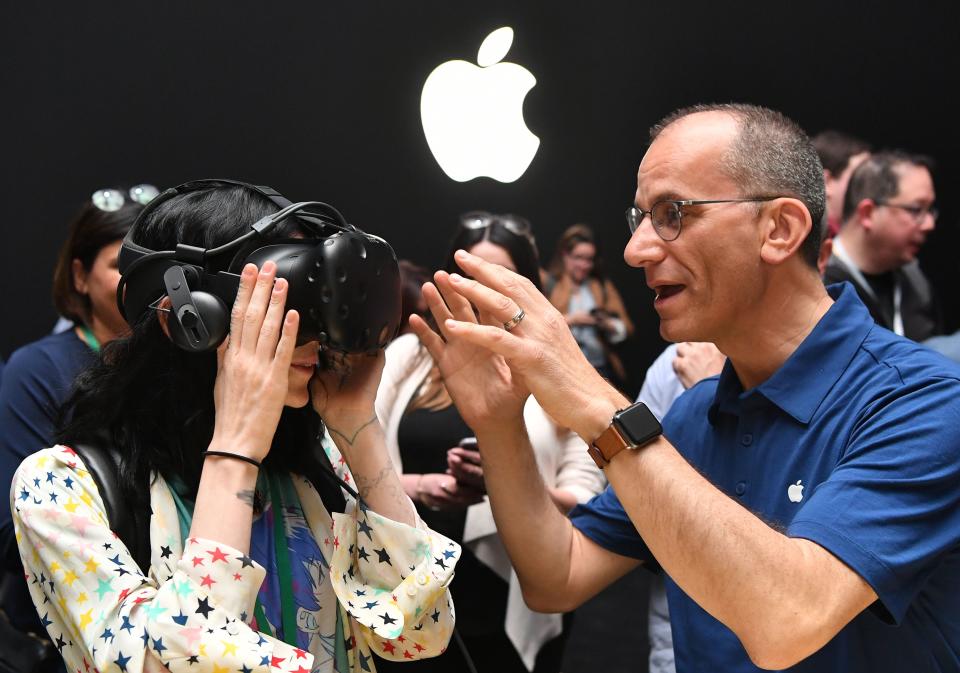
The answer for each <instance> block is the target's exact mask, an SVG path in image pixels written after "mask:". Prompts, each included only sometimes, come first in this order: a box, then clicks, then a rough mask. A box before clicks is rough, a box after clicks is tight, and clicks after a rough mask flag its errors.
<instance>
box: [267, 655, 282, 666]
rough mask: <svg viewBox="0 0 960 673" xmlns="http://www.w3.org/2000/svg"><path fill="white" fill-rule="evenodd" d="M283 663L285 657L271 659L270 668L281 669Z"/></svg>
mask: <svg viewBox="0 0 960 673" xmlns="http://www.w3.org/2000/svg"><path fill="white" fill-rule="evenodd" d="M282 663H283V657H270V666H271V667H272V668H280V664H282Z"/></svg>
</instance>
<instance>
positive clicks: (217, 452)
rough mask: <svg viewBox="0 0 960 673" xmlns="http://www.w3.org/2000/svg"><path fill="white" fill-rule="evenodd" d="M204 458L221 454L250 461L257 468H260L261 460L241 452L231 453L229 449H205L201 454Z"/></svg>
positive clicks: (246, 461) (223, 456)
mask: <svg viewBox="0 0 960 673" xmlns="http://www.w3.org/2000/svg"><path fill="white" fill-rule="evenodd" d="M200 455H201V456H203V457H204V458H206V457H207V456H220V457H221V458H233V459H235V460H242V461H243V462H245V463H250V464H251V465H253V466H255V467H256V468H257V469H260V461H258V460H254V459H253V458H248V457H247V456H241V455H240V454H239V453H230V452H229V451H204V452H203V453H201V454H200Z"/></svg>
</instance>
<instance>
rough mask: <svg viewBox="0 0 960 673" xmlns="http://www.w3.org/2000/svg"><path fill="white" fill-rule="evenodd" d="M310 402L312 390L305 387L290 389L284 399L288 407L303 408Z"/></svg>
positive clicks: (284, 403)
mask: <svg viewBox="0 0 960 673" xmlns="http://www.w3.org/2000/svg"><path fill="white" fill-rule="evenodd" d="M309 402H310V392H309V391H308V390H307V388H306V387H304V388H303V389H302V390H300V389H297V390H288V391H287V398H286V399H285V400H284V401H283V405H284V406H286V407H292V408H293V409H302V408H303V407H305V406H307V404H308V403H309Z"/></svg>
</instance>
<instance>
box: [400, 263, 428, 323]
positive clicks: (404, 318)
mask: <svg viewBox="0 0 960 673" xmlns="http://www.w3.org/2000/svg"><path fill="white" fill-rule="evenodd" d="M399 267H400V297H401V302H402V308H401V313H400V329H399V331H398V332H397V336H400V335H401V334H406V333H407V332H409V331H410V316H411V315H413V314H417V315H419V316H421V317H423V316H426V315H427V302H425V301H424V300H423V294H422V293H421V292H420V288H421V287H423V284H424V283H426V282H427V281H429V280H430V272H429V271H428V270H427V269H425V268H423V267H422V266H419V265H418V264H415V263H413V262H411V261H410V260H408V259H401V260H400V262H399Z"/></svg>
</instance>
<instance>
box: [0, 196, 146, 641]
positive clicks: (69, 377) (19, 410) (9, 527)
mask: <svg viewBox="0 0 960 673" xmlns="http://www.w3.org/2000/svg"><path fill="white" fill-rule="evenodd" d="M156 195H157V189H156V187H154V186H153V185H138V186H136V187H134V188H132V189H130V190H125V189H119V188H108V189H99V190H97V191H96V192H94V193H93V196H92V197H91V198H90V200H89V201H88V202H86V203H85V204H84V205H83V206H82V207H81V208H80V210H79V211H78V212H77V214H76V215H75V217H74V219H73V221H72V223H71V224H70V227H69V229H68V233H67V239H66V240H65V241H64V243H63V245H62V246H61V248H60V253H59V255H58V257H57V265H56V267H55V268H54V272H53V303H54V306H56V309H57V312H58V313H59V314H60V315H61V316H63V317H64V318H65V319H66V320H68V321H69V322H70V327H69V328H68V329H66V330H64V331H62V332H60V333H56V334H50V335H48V336H45V337H43V338H42V339H39V340H37V341H34V342H32V343H30V344H27V345H26V346H23V347H22V348H20V349H18V350H17V351H15V352H14V353H13V355H12V356H11V357H10V362H9V364H8V366H7V368H6V370H5V371H4V376H3V379H2V381H0V428H2V429H3V431H2V432H0V478H2V479H3V482H4V483H5V484H9V483H10V479H11V478H12V477H13V473H14V472H15V471H16V469H17V466H18V465H19V464H20V462H21V461H22V460H23V459H24V458H26V457H27V456H29V455H30V454H31V453H34V452H35V451H39V450H40V449H42V448H45V447H48V446H52V445H53V443H54V441H53V436H54V432H55V428H56V425H57V420H58V418H57V415H58V412H59V407H60V405H61V403H62V402H64V401H65V400H66V398H67V396H68V395H69V393H70V390H71V388H72V387H73V382H74V379H75V378H76V376H77V374H79V373H80V372H81V371H83V370H84V369H86V368H87V367H89V366H90V365H92V364H93V363H94V362H95V361H96V359H97V354H98V352H99V351H100V347H101V346H102V345H103V344H106V343H107V342H109V341H113V340H114V339H116V338H117V337H118V336H121V335H122V334H124V333H125V332H126V331H127V329H128V327H127V323H126V321H124V319H123V317H122V316H121V315H120V311H119V310H118V309H117V282H118V281H119V280H120V272H119V271H118V270H117V253H118V251H119V250H120V244H121V242H122V240H123V237H124V236H125V235H126V234H127V231H128V230H129V229H130V226H131V225H132V224H133V222H134V220H136V219H137V216H138V215H139V214H140V211H141V210H143V206H144V205H145V204H146V203H148V202H149V201H150V200H151V199H153V198H154V197H155V196H156ZM0 503H2V504H0V559H2V561H3V566H2V568H0V608H2V609H3V610H4V611H5V612H6V614H7V617H9V619H10V622H11V624H12V625H13V626H14V627H16V628H17V629H19V630H21V631H30V632H33V633H38V634H42V635H44V636H45V633H44V631H43V628H42V627H41V625H40V621H39V619H38V618H37V612H36V610H35V609H34V607H33V604H32V602H31V600H30V595H29V594H28V593H27V585H26V583H25V582H24V581H23V567H22V565H21V564H20V557H19V555H18V554H17V545H16V540H15V538H14V531H13V521H12V519H11V516H10V503H9V500H8V499H7V498H0Z"/></svg>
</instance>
